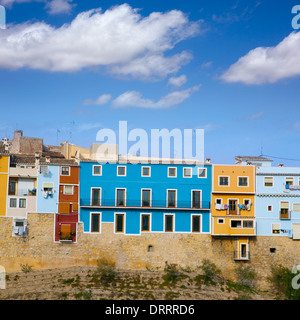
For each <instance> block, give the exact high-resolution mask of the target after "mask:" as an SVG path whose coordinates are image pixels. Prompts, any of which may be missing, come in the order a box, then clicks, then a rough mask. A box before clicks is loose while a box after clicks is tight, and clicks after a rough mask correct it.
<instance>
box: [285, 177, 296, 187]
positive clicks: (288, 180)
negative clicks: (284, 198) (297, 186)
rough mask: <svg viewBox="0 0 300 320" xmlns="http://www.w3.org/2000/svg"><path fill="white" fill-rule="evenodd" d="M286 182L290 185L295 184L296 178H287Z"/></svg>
mask: <svg viewBox="0 0 300 320" xmlns="http://www.w3.org/2000/svg"><path fill="white" fill-rule="evenodd" d="M285 184H286V185H288V186H292V185H294V178H292V177H287V178H285Z"/></svg>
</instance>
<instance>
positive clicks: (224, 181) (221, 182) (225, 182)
mask: <svg viewBox="0 0 300 320" xmlns="http://www.w3.org/2000/svg"><path fill="white" fill-rule="evenodd" d="M219 185H220V186H229V179H228V177H219Z"/></svg>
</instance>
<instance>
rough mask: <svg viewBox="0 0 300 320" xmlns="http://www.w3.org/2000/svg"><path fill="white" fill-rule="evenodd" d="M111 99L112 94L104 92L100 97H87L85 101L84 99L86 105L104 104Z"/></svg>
mask: <svg viewBox="0 0 300 320" xmlns="http://www.w3.org/2000/svg"><path fill="white" fill-rule="evenodd" d="M110 99H111V95H110V94H102V95H101V96H100V97H98V98H97V99H95V100H93V99H86V100H85V101H83V104H84V105H86V106H89V105H98V106H101V105H104V104H107V103H108V102H109V101H110Z"/></svg>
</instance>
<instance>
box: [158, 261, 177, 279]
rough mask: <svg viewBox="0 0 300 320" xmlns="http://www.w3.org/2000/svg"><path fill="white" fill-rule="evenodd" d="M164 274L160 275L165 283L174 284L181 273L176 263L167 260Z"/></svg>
mask: <svg viewBox="0 0 300 320" xmlns="http://www.w3.org/2000/svg"><path fill="white" fill-rule="evenodd" d="M164 271H165V272H166V274H165V275H164V276H163V277H162V278H163V279H164V280H165V282H166V283H172V284H175V283H176V282H177V280H178V279H179V278H180V277H181V273H180V272H179V271H178V269H177V265H176V264H169V263H168V261H166V262H165V269H164Z"/></svg>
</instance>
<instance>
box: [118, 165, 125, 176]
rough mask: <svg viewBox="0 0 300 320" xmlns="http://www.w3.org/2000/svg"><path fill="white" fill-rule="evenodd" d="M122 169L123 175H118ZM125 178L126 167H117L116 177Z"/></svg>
mask: <svg viewBox="0 0 300 320" xmlns="http://www.w3.org/2000/svg"><path fill="white" fill-rule="evenodd" d="M122 168H124V174H120V171H119V170H120V169H122ZM126 176H127V167H126V166H117V177H126Z"/></svg>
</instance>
